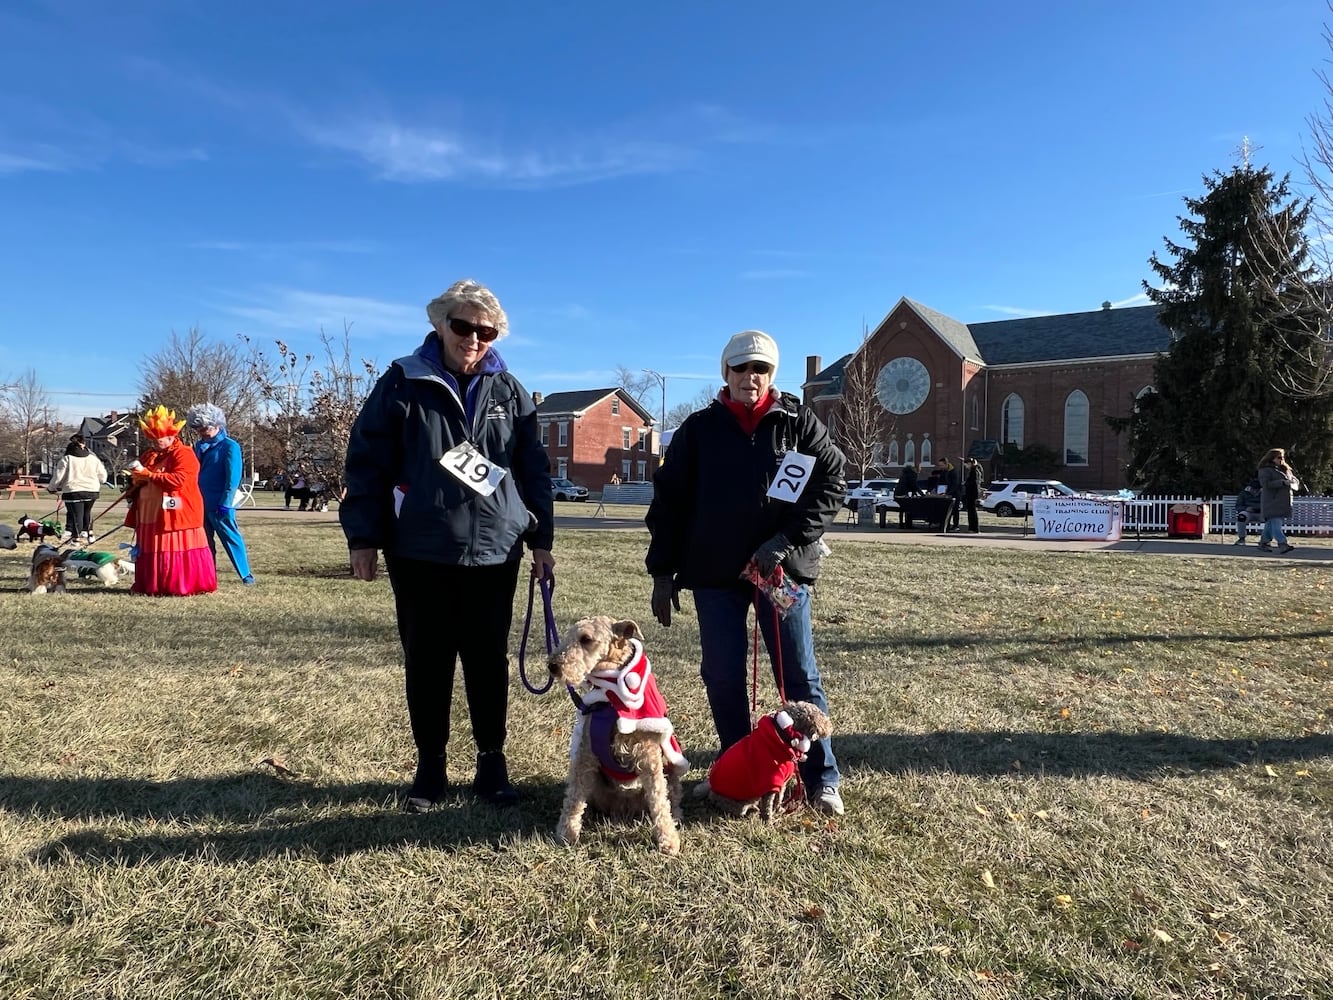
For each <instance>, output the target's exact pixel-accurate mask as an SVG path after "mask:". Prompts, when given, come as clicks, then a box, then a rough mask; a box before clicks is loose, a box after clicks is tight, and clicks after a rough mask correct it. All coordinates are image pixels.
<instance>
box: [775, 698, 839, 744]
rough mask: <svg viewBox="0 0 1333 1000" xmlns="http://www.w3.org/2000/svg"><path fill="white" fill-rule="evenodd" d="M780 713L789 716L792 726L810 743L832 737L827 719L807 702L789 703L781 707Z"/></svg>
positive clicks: (814, 706) (831, 728)
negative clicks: (782, 712)
mask: <svg viewBox="0 0 1333 1000" xmlns="http://www.w3.org/2000/svg"><path fill="white" fill-rule="evenodd" d="M782 711H784V712H786V713H787V714H788V715H790V716H791V723H792V726H793V727H794V728H795V729H796V730H797V731H798V732H800V733H801V734H802V735H803V736H805V737H806V738H807V739H809V740H810V742H812V743H813V742H814V741H815V740H826V739H828V738H829V737H830V736H832V735H833V723H832V722H831V721H830V720H829V717H828V716H827V715H825V714H824V713H823V712H822V711H820V709H819V707H818V706H816V705H812V704H811V703H810V702H808V701H789V702H787V703H785V704H784V705H783V706H782Z"/></svg>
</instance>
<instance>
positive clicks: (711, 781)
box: [708, 712, 810, 802]
mask: <svg viewBox="0 0 1333 1000" xmlns="http://www.w3.org/2000/svg"><path fill="white" fill-rule="evenodd" d="M793 742H795V744H796V745H795V746H793V745H792V743H793ZM809 749H810V741H809V740H808V739H806V737H805V736H804V735H803V734H802V733H801V732H799V731H798V730H796V729H794V728H792V718H791V716H790V715H788V714H787V713H786V712H775V713H774V714H773V715H765V716H764V717H763V718H762V719H760V720H759V724H758V725H757V726H755V727H754V731H753V732H752V733H750V735H749V736H747V737H745V739H743V740H741V741H740V742H739V743H733V744H732V745H731V746H729V747H727V749H726V751H724V752H723V754H722V756H721V757H719V758H718V759H717V760H716V761H714V762H713V766H712V768H711V769H710V770H709V772H708V787H709V788H711V789H712V790H713V791H714V792H716V793H717V794H718V795H721V796H722V797H723V798H724V799H732V800H734V801H736V802H747V801H749V800H750V799H758V798H762V797H763V796H765V795H767V794H768V793H769V792H778V791H781V790H782V786H783V785H785V784H786V783H787V781H788V780H789V779H790V778H791V776H792V775H794V774H795V773H796V763H797V761H800V760H804V759H805V753H804V751H806V750H809Z"/></svg>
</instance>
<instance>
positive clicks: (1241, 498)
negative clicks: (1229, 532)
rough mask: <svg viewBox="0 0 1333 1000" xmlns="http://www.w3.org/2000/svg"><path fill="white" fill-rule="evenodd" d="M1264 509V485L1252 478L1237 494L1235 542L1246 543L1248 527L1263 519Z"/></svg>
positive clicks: (1237, 543) (1238, 543)
mask: <svg viewBox="0 0 1333 1000" xmlns="http://www.w3.org/2000/svg"><path fill="white" fill-rule="evenodd" d="M1262 511H1263V487H1262V486H1260V485H1259V480H1257V479H1251V480H1250V481H1249V482H1248V483H1246V484H1245V485H1244V486H1243V487H1242V488H1241V491H1240V493H1238V494H1237V495H1236V541H1235V542H1234V543H1233V544H1236V545H1244V544H1245V536H1246V533H1247V532H1246V529H1247V528H1248V527H1249V526H1250V524H1251V523H1253V522H1255V521H1259V520H1261V519H1262Z"/></svg>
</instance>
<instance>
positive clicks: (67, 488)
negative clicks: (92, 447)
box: [46, 434, 106, 545]
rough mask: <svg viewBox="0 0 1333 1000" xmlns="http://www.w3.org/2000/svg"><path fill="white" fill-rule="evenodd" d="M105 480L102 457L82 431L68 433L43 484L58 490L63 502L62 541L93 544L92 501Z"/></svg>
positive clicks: (93, 501) (49, 488) (54, 491)
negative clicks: (72, 433) (63, 526)
mask: <svg viewBox="0 0 1333 1000" xmlns="http://www.w3.org/2000/svg"><path fill="white" fill-rule="evenodd" d="M105 482H106V466H105V465H103V464H102V460H101V459H100V458H98V457H97V456H96V455H94V454H93V453H92V452H91V451H89V450H88V442H87V441H85V440H84V437H83V435H82V434H74V435H72V436H71V437H70V439H69V444H67V445H65V454H64V455H62V456H61V457H60V461H58V462H56V467H55V469H54V470H53V471H52V472H51V481H50V482H49V483H47V485H46V488H47V490H48V491H50V492H51V493H59V494H60V499H61V500H62V501H64V504H65V535H64V537H63V538H62V539H61V540H62V541H72V542H73V543H74V544H75V545H85V544H86V545H91V544H92V543H93V541H94V539H93V504H94V503H95V502H96V500H97V498H98V496H100V495H101V492H102V484H103V483H105Z"/></svg>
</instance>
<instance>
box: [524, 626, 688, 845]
mask: <svg viewBox="0 0 1333 1000" xmlns="http://www.w3.org/2000/svg"><path fill="white" fill-rule="evenodd" d="M547 667H548V669H549V670H550V672H551V675H552V676H553V677H554V678H556V679H557V680H561V681H564V682H565V685H566V686H567V687H568V689H569V693H570V697H572V698H573V699H574V703H575V705H576V706H577V709H578V716H577V718H576V720H575V723H574V731H573V734H572V736H571V738H570V744H569V777H568V779H567V781H566V786H565V802H564V805H563V806H562V807H561V810H560V820H559V822H558V823H557V824H556V828H555V835H556V839H557V840H559V841H560V842H561V843H563V844H571V845H573V844H577V843H578V841H579V836H580V835H581V833H582V831H583V817H584V813H585V811H586V810H587V808H588V806H589V805H592V806H593V807H594V808H595V809H597V810H598V811H599V812H602V813H606V814H607V815H611V816H632V815H641V814H643V813H647V815H648V818H649V820H650V821H651V823H652V827H653V839H654V840H655V841H656V843H657V849H658V850H659V851H661V852H662V853H663V854H671V855H674V854H679V853H680V821H681V813H680V779H681V776H682V775H684V774H685V773H686V772H688V771H689V769H690V762H689V761H688V760H686V759H685V756H684V754H683V753H681V749H680V743H679V742H678V741H677V740H676V736H675V729H674V727H673V726H672V725H671V721H670V720H669V719H668V718H667V704H666V701H665V699H663V697H662V694H661V691H660V690H659V689H658V687H657V679H656V677H654V675H653V672H652V667H651V665H650V664H649V662H648V657H647V656H645V655H644V652H643V633H642V632H640V631H639V626H638V625H637V624H635V623H634V622H632V621H629V620H625V621H615V620H614V619H612V618H610V617H609V616H607V615H597V616H595V617H591V618H583V619H580V620H579V621H577V622H575V623H574V624H573V625H572V626H570V629H569V631H568V632H567V633H566V634H565V637H564V639H563V640H562V641H561V643H560V645H559V647H558V648H557V649H556V650H555V652H553V653H552V654H551V656H550V659H549V660H548V661H547Z"/></svg>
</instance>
